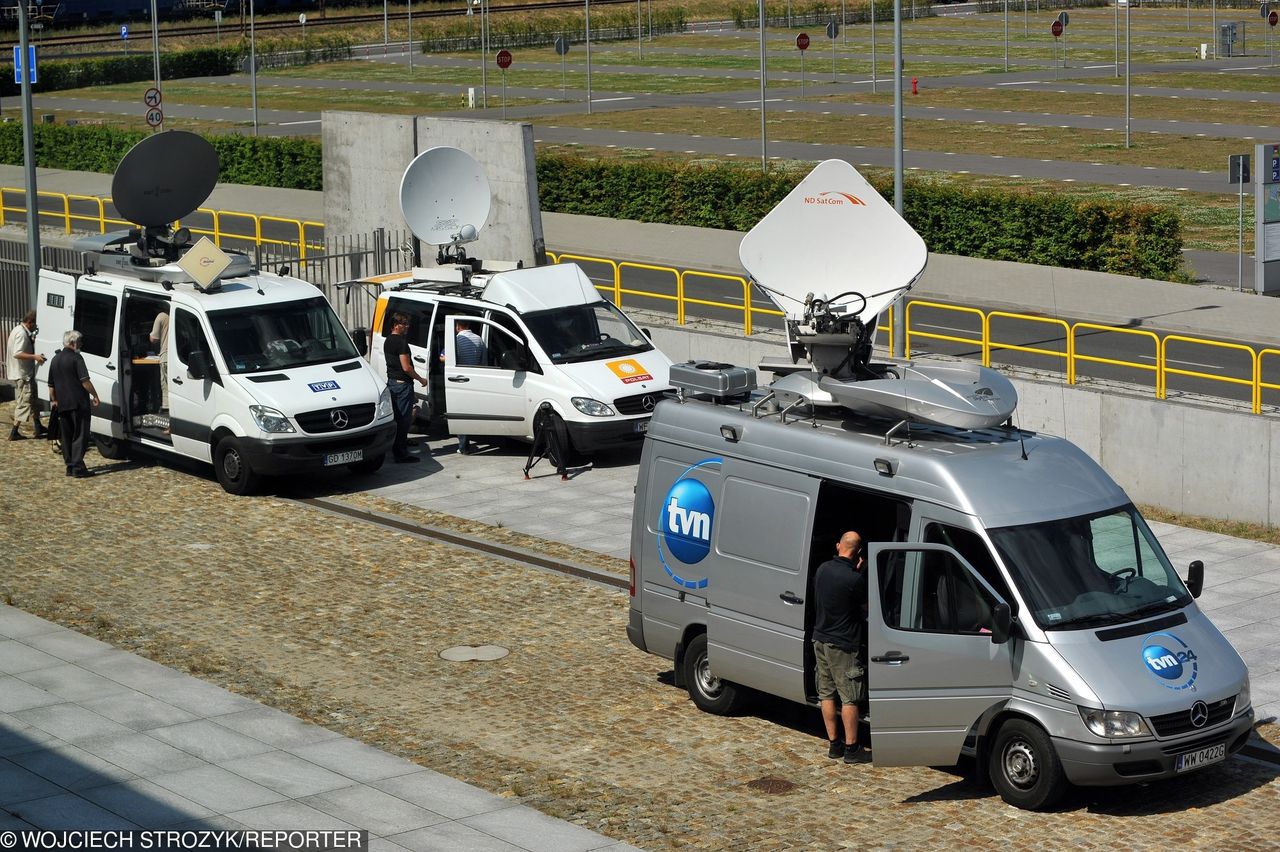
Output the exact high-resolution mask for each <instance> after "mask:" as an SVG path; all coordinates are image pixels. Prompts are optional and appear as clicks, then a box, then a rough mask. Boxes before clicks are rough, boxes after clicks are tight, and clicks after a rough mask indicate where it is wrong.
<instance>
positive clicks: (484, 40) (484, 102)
mask: <svg viewBox="0 0 1280 852" xmlns="http://www.w3.org/2000/svg"><path fill="white" fill-rule="evenodd" d="M488 18H489V0H480V99H481V105H480V108H481V109H488V108H489V20H488Z"/></svg>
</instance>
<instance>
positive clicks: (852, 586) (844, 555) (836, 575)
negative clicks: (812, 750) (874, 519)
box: [813, 530, 867, 763]
mask: <svg viewBox="0 0 1280 852" xmlns="http://www.w3.org/2000/svg"><path fill="white" fill-rule="evenodd" d="M865 569H866V560H865V558H864V557H863V554H862V536H860V535H858V533H856V532H853V531H852V530H851V531H849V532H846V533H845V534H844V535H842V536H840V541H839V542H837V544H836V556H835V558H834V559H829V560H827V561H826V562H823V563H822V564H821V565H819V566H818V572H817V574H816V575H814V580H813V592H814V599H815V600H816V601H817V605H816V607H815V613H814V622H813V655H814V659H815V660H816V663H817V672H816V674H817V678H816V680H817V684H818V699H819V701H820V702H821V704H822V721H823V723H824V724H825V725H826V727H827V741H828V747H827V757H830V758H832V759H833V760H834V759H837V758H840V757H843V758H844V762H845V763H857V762H858V761H859V759H860V755H861V753H862V751H863V747H862V744H861V743H859V742H858V705H860V704H861V703H862V702H863V701H865V700H866V693H867V680H866V671H867V660H866V656H867V651H866V642H867V615H866V607H867V603H866V602H867V575H866V571H865ZM837 696H838V697H839V699H840V711H839V713H837V712H836V698H837ZM837 717H838V718H839V720H840V721H841V722H843V723H844V740H843V741H841V740H840V738H839V737H838V736H837V734H838V728H837V725H836V721H837Z"/></svg>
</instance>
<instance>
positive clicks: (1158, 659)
mask: <svg viewBox="0 0 1280 852" xmlns="http://www.w3.org/2000/svg"><path fill="white" fill-rule="evenodd" d="M1142 662H1143V663H1145V664H1146V667H1147V671H1149V672H1151V674H1152V675H1154V676H1155V677H1156V678H1157V680H1158V681H1159V682H1160V684H1161V685H1163V686H1166V687H1168V688H1169V689H1175V690H1182V689H1190V688H1192V686H1193V685H1194V684H1195V682H1196V678H1197V677H1198V676H1199V674H1200V663H1199V660H1198V659H1197V658H1196V652H1195V651H1193V650H1192V649H1191V648H1190V647H1188V646H1187V643H1186V642H1183V641H1182V640H1181V639H1179V638H1178V637H1177V636H1174V635H1173V634H1172V633H1153V634H1151V635H1150V636H1148V637H1147V641H1146V642H1144V643H1143V645H1142Z"/></svg>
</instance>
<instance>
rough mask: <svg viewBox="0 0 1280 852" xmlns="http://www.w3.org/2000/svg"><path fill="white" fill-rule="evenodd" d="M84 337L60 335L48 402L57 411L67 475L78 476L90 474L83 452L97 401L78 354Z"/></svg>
mask: <svg viewBox="0 0 1280 852" xmlns="http://www.w3.org/2000/svg"><path fill="white" fill-rule="evenodd" d="M83 338H84V335H82V334H81V333H80V332H78V331H68V332H67V333H66V334H64V335H62V349H60V350H58V352H57V353H56V354H55V355H54V356H53V362H52V363H51V364H49V404H50V405H52V406H53V407H54V409H55V410H57V412H58V428H59V430H61V432H62V460H63V461H64V462H66V464H67V476H74V477H77V478H80V479H83V478H84V477H87V476H93V471H91V470H89V469H87V468H86V467H85V466H84V454H85V451H86V450H88V449H89V421H90V420H91V419H92V418H93V409H94V408H96V407H97V405H98V392H97V391H96V390H94V389H93V382H91V381H89V368H88V367H87V366H86V365H85V363H84V356H82V355H81V354H80V342H81V340H82V339H83Z"/></svg>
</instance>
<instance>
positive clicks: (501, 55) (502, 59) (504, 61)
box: [498, 50, 511, 71]
mask: <svg viewBox="0 0 1280 852" xmlns="http://www.w3.org/2000/svg"><path fill="white" fill-rule="evenodd" d="M498 67H499V68H501V69H503V70H504V71H505V70H506V69H508V68H510V67H511V51H509V50H499V51H498Z"/></svg>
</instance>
